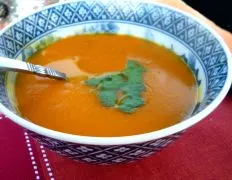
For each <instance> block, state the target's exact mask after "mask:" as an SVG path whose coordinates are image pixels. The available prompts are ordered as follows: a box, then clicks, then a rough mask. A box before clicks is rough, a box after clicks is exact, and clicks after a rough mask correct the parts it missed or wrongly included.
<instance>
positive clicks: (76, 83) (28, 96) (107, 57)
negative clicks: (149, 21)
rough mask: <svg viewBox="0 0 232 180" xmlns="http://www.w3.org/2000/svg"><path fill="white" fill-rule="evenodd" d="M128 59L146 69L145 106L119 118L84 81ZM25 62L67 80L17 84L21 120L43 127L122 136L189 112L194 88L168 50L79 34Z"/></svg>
mask: <svg viewBox="0 0 232 180" xmlns="http://www.w3.org/2000/svg"><path fill="white" fill-rule="evenodd" d="M128 59H133V60H135V61H138V62H139V63H141V64H142V65H143V66H144V67H145V68H146V72H145V73H144V76H143V78H144V83H145V87H146V90H145V92H143V94H142V96H143V98H144V101H145V105H144V106H142V107H140V108H138V109H137V110H136V111H135V112H134V113H124V112H121V111H119V110H118V109H115V108H109V107H104V106H102V105H101V104H100V103H99V99H98V98H97V96H96V94H94V93H92V92H91V87H89V86H87V85H85V83H83V81H84V80H86V78H88V76H90V75H91V76H93V75H99V74H103V73H109V72H115V71H120V70H122V69H124V68H125V65H126V63H127V61H128ZM29 61H30V62H31V63H34V64H40V65H46V66H49V67H53V68H54V69H57V70H60V71H62V72H65V73H67V74H68V76H69V77H70V78H69V80H67V81H57V80H52V79H48V78H43V77H38V76H34V75H28V74H19V75H18V76H17V80H16V90H15V91H16V92H15V94H16V98H17V106H18V109H19V111H20V113H21V114H22V116H23V117H25V118H27V119H29V120H30V121H32V122H34V123H36V124H38V125H41V126H43V127H46V128H49V129H53V130H57V131H60V132H65V133H70V134H77V135H85V136H127V135H135V134H141V133H147V132H151V131H154V130H159V129H162V128H165V127H168V126H171V125H173V124H176V123H178V122H179V121H181V120H183V119H184V118H185V116H186V115H188V113H189V112H191V110H192V109H193V107H194V105H195V102H196V98H197V88H196V85H195V78H194V76H193V74H192V72H191V70H190V69H189V68H188V67H187V65H186V64H185V63H183V61H182V60H181V58H180V57H179V56H177V55H175V54H174V53H173V52H171V51H169V50H168V49H166V48H164V47H161V46H159V45H157V44H154V43H152V42H149V41H145V40H143V39H139V38H135V37H130V36H119V35H107V34H99V35H81V36H73V37H68V38H66V39H62V40H60V41H58V42H56V43H54V44H52V45H50V46H49V47H47V48H45V49H44V50H42V51H40V52H38V53H36V54H34V55H33V56H32V57H31V58H30V59H29Z"/></svg>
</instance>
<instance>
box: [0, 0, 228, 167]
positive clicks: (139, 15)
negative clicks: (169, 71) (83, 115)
mask: <svg viewBox="0 0 232 180" xmlns="http://www.w3.org/2000/svg"><path fill="white" fill-rule="evenodd" d="M104 32H105V33H112V34H128V35H132V36H136V37H141V38H144V39H148V40H151V41H154V42H157V43H159V44H161V45H163V46H165V47H167V48H170V49H171V50H172V51H174V52H175V53H176V54H178V55H180V56H182V57H183V60H184V61H185V62H186V63H187V64H188V65H189V66H190V67H191V69H192V70H193V72H194V73H195V76H196V77H197V83H198V89H199V92H200V93H199V94H200V96H199V98H198V103H197V105H196V107H195V109H194V111H193V112H192V115H191V117H189V118H188V119H186V120H184V121H183V122H181V123H179V124H176V125H174V126H171V127H168V128H165V129H162V130H159V131H155V132H151V133H146V134H140V135H135V136H127V137H84V136H77V135H71V134H65V133H61V132H56V131H53V130H50V129H46V128H44V127H41V126H38V125H36V124H33V123H31V122H30V121H27V120H25V119H23V118H22V117H20V116H19V115H17V113H16V111H15V107H14V105H13V102H14V85H13V83H12V82H14V80H15V74H13V73H1V74H0V99H1V104H0V110H1V111H2V112H3V113H4V114H5V115H6V116H8V117H9V118H10V119H12V121H14V122H16V123H17V124H19V125H21V126H22V127H24V128H26V129H28V130H29V132H30V133H31V135H32V136H33V137H34V138H36V139H37V140H38V141H39V142H41V143H42V144H43V145H44V146H45V147H47V148H48V149H51V150H54V151H56V152H58V153H59V154H61V155H64V156H66V157H70V158H72V159H74V160H81V161H85V162H89V163H96V164H112V163H121V162H129V161H134V160H137V159H141V158H143V157H147V156H149V155H151V154H152V153H154V152H157V151H159V150H161V149H162V148H164V147H165V146H167V145H168V144H169V143H170V142H172V141H173V140H175V139H176V138H178V137H179V136H180V134H181V132H183V131H184V130H185V129H187V128H189V127H191V126H192V125H194V124H196V123H197V122H199V121H200V120H202V119H203V118H204V117H206V116H207V115H208V114H209V113H211V112H212V111H213V110H214V109H215V108H216V107H217V106H218V105H219V104H220V103H221V101H222V100H223V98H224V97H225V95H226V93H227V91H228V90H229V88H230V85H231V81H232V73H231V68H232V63H231V55H230V52H229V50H228V48H227V46H226V45H225V43H224V42H223V41H222V39H221V38H220V37H219V36H218V35H217V34H216V33H215V32H214V31H213V30H212V29H211V28H210V27H208V26H206V25H205V24H204V23H202V22H201V21H199V20H198V19H196V18H195V17H193V16H191V15H189V14H187V13H185V12H182V11H180V10H177V9H174V8H172V7H169V6H167V5H163V4H158V3H152V2H144V0H143V1H114V0H90V1H80V0H77V1H75V2H69V3H64V4H56V5H54V6H50V7H48V8H46V9H43V10H41V11H38V12H36V13H34V14H32V15H30V16H28V17H25V18H24V19H22V20H20V21H18V22H16V23H14V24H12V25H11V26H9V27H7V28H6V29H4V30H3V31H2V32H1V34H0V56H5V57H9V58H15V59H17V60H22V61H24V60H25V59H27V57H29V56H30V55H31V54H32V53H34V52H36V51H37V50H39V49H41V48H43V47H45V46H47V45H49V44H50V43H52V42H55V41H56V40H57V39H60V38H62V37H66V36H69V35H75V34H76V35H79V34H89V33H104ZM186 153H187V152H186Z"/></svg>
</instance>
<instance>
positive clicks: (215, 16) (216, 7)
mask: <svg viewBox="0 0 232 180" xmlns="http://www.w3.org/2000/svg"><path fill="white" fill-rule="evenodd" d="M184 2H185V3H187V4H188V5H189V6H191V7H192V8H193V9H196V10H197V11H199V12H200V13H201V14H203V15H204V16H206V17H207V18H209V19H210V20H212V21H214V22H215V23H216V24H217V25H219V26H220V27H222V28H224V29H226V30H228V31H230V32H232V13H231V11H232V9H231V3H229V2H231V1H230V0H184Z"/></svg>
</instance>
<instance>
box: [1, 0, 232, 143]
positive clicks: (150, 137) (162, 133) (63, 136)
mask: <svg viewBox="0 0 232 180" xmlns="http://www.w3.org/2000/svg"><path fill="white" fill-rule="evenodd" d="M80 1H81V0H72V1H68V2H59V3H55V4H52V5H49V6H46V7H43V8H41V9H39V10H36V11H34V12H33V13H30V14H28V15H26V16H24V17H22V18H20V19H18V20H16V21H15V22H12V23H10V24H9V25H8V26H7V27H5V28H3V29H2V30H1V31H0V36H1V35H2V34H3V33H4V32H5V31H6V30H8V29H9V28H11V27H12V26H14V25H15V24H17V23H18V22H20V21H21V20H23V19H24V18H26V17H29V16H31V15H33V14H35V13H38V12H40V11H43V10H45V9H49V8H52V7H56V6H59V5H62V4H69V3H73V2H80ZM100 1H101V2H105V1H107V0H100ZM128 1H129V2H131V3H136V2H139V3H144V4H146V3H149V4H153V5H156V6H160V7H163V8H167V9H169V10H172V11H176V12H179V13H181V14H182V15H184V16H186V17H188V18H190V19H193V20H194V21H196V22H197V23H199V24H200V25H202V26H203V27H204V28H205V29H207V30H208V31H209V32H210V33H211V34H212V35H213V36H214V37H215V38H216V39H217V40H218V41H219V43H220V45H221V46H222V47H223V50H224V51H225V54H226V56H227V59H228V61H227V65H228V72H227V73H228V74H227V78H226V81H225V84H224V87H223V88H222V90H221V92H220V93H219V95H218V96H217V97H216V99H214V100H213V101H212V102H211V104H209V105H208V106H207V107H206V108H205V109H204V110H203V111H201V112H199V113H197V114H196V115H194V116H192V117H190V118H188V119H186V120H185V121H182V122H180V123H178V124H175V125H173V126H169V127H167V128H164V129H161V130H157V131H152V132H149V133H144V134H138V135H131V136H119V137H92V136H80V135H74V134H68V133H63V132H58V131H55V130H51V129H48V128H45V127H42V126H39V125H37V124H34V123H32V122H30V121H28V120H26V119H24V118H21V117H20V116H18V115H16V114H14V113H12V112H11V111H10V110H8V109H7V108H6V107H4V105H3V104H1V103H0V112H2V113H3V114H5V115H6V116H7V117H8V118H9V119H10V120H12V121H14V122H15V123H17V124H19V125H20V126H22V127H24V128H26V129H28V130H30V131H32V132H35V133H38V134H40V135H43V136H47V137H50V138H53V139H56V140H60V141H66V142H70V143H78V144H84V145H99V146H111V145H126V144H138V143H143V142H148V141H154V140H157V139H160V138H164V137H167V136H171V135H173V134H176V133H178V132H181V131H183V130H185V129H187V128H189V127H191V126H193V125H194V124H196V123H198V122H199V121H201V120H203V119H204V118H205V117H206V116H208V115H209V114H210V113H211V112H212V111H213V110H215V109H216V108H217V106H218V105H219V104H220V103H221V102H222V101H223V99H224V98H225V96H226V94H227V93H228V91H229V89H230V86H231V83H232V58H231V53H230V50H229V48H228V46H227V45H226V43H225V42H224V40H223V39H222V38H221V36H220V35H219V34H218V33H217V32H216V31H215V30H214V29H213V28H212V27H210V26H209V25H207V24H206V23H205V22H203V21H202V20H201V19H199V18H197V17H195V16H194V15H192V14H190V13H188V12H185V11H183V10H180V9H178V8H176V7H172V6H170V5H167V4H164V3H160V2H153V1H150V0H134V1H132V0H128Z"/></svg>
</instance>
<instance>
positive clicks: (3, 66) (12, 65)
mask: <svg viewBox="0 0 232 180" xmlns="http://www.w3.org/2000/svg"><path fill="white" fill-rule="evenodd" d="M0 71H14V72H24V73H31V74H36V75H38V76H43V77H49V78H53V79H59V80H66V79H67V77H66V74H64V73H62V72H59V71H56V70H54V69H52V68H48V67H44V66H40V65H34V64H31V63H27V62H23V61H18V60H14V59H9V58H5V57H0Z"/></svg>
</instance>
